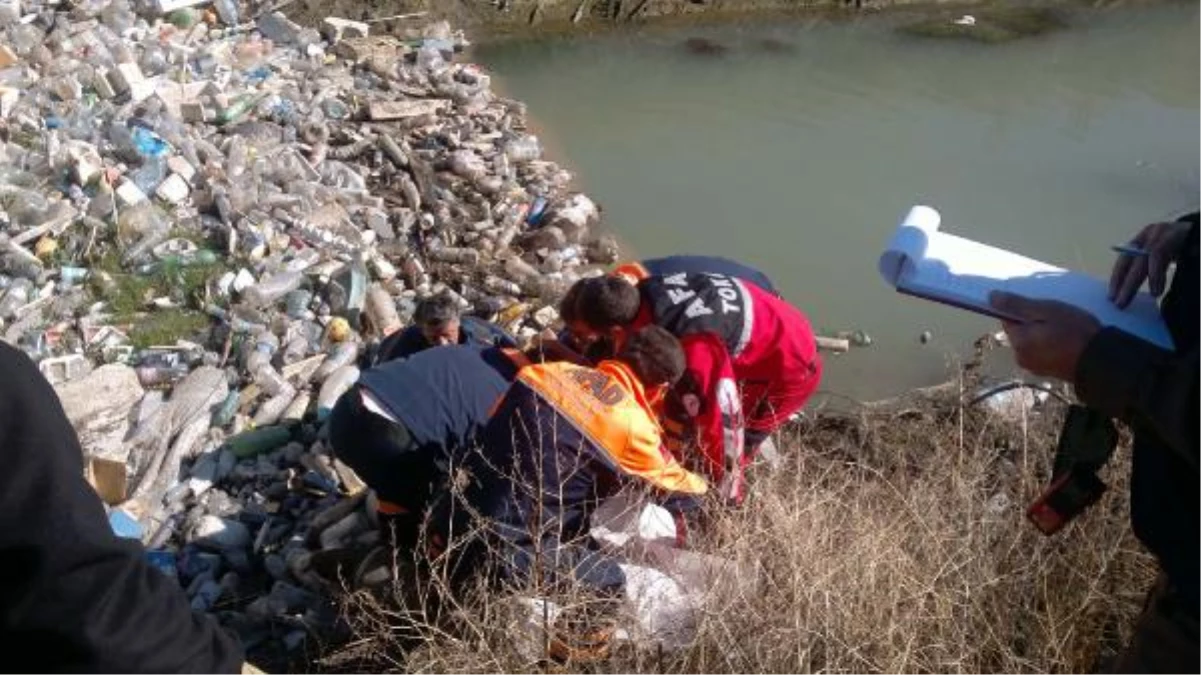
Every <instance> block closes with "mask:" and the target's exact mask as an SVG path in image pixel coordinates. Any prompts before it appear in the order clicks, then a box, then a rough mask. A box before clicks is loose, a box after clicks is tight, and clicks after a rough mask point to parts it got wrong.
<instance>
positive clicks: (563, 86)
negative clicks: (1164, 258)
mask: <svg viewBox="0 0 1201 675" xmlns="http://www.w3.org/2000/svg"><path fill="white" fill-rule="evenodd" d="M903 18H904V17H903V16H902V15H899V14H888V15H885V16H877V17H871V18H865V19H861V20H855V21H839V22H831V21H816V20H800V19H792V20H778V19H777V20H772V21H759V22H753V23H740V24H735V25H726V26H718V27H704V28H698V27H693V28H686V29H685V28H673V29H668V30H665V29H655V28H648V29H634V30H631V31H627V32H622V33H616V34H609V35H602V36H595V37H586V38H572V39H562V38H559V39H549V40H542V41H531V42H523V43H514V44H505V45H499V46H494V47H489V48H486V49H482V50H481V51H480V52H479V53H478V54H477V55H476V58H477V59H478V60H479V61H480V62H481V63H484V64H486V65H487V67H488V68H489V69H490V70H492V71H493V72H494V73H495V76H496V78H497V80H498V81H499V83H500V84H501V86H502V87H503V88H504V89H506V90H507V92H508V93H510V94H511V95H513V96H514V97H516V98H519V99H522V100H524V101H526V102H528V103H529V104H530V110H531V113H532V116H533V117H534V118H535V119H536V121H537V124H538V128H537V131H538V133H539V134H540V136H541V137H542V138H543V140H544V142H545V143H546V144H547V146H548V147H549V148H550V153H551V154H552V155H553V156H554V157H555V158H556V159H559V160H561V161H562V162H563V163H564V164H565V165H567V166H568V167H570V168H571V169H573V170H575V171H576V172H577V174H578V177H579V182H580V184H581V185H582V186H583V187H584V188H585V189H586V190H587V191H588V192H589V194H590V195H592V196H593V197H594V198H595V199H596V200H597V201H598V202H600V203H601V205H602V207H603V208H604V212H605V220H606V223H607V225H608V226H609V227H610V228H612V229H613V230H615V231H616V232H617V233H618V234H619V235H620V236H621V238H622V239H623V240H624V241H625V242H627V243H628V244H629V246H630V248H631V250H633V251H636V252H637V253H638V254H639V255H642V256H657V255H665V254H670V253H672V252H699V253H716V254H723V255H728V256H731V257H734V258H738V259H740V260H743V261H746V262H748V263H751V264H754V265H756V266H758V267H760V268H762V269H763V270H765V271H767V272H768V273H769V274H770V275H771V276H772V277H773V278H774V280H775V281H776V283H777V284H778V285H779V286H780V288H781V289H782V290H783V292H784V294H785V295H786V296H787V297H788V298H789V299H790V300H791V301H792V302H794V303H795V304H796V305H798V306H799V307H801V308H802V309H803V310H804V311H805V312H806V313H807V314H808V315H809V316H810V317H811V319H812V321H813V323H814V324H815V326H816V327H817V328H818V329H819V332H827V333H829V332H834V331H838V330H845V329H859V330H863V331H866V332H867V333H868V334H870V335H871V336H872V337H873V338H874V344H873V345H872V346H871V347H870V348H866V349H857V350H853V351H852V352H851V353H849V354H846V355H843V356H830V357H828V358H827V363H828V366H827V370H826V372H827V376H826V381H825V383H824V386H823V389H824V390H826V391H830V392H835V393H838V394H842V395H847V396H852V397H857V398H876V397H881V396H886V395H890V394H892V393H895V392H897V391H900V390H902V389H905V388H908V387H912V386H920V385H926V384H933V383H936V382H939V381H942V380H943V379H945V377H946V374H947V372H948V364H949V363H951V362H952V361H953V359H954V355H955V354H956V353H963V352H964V351H965V349H966V347H967V346H968V345H969V344H970V342H971V340H972V339H974V338H975V337H977V336H978V335H980V334H982V333H983V332H986V331H991V330H995V329H996V324H995V323H994V322H992V321H991V320H989V319H987V318H984V317H979V316H975V315H972V314H966V313H963V312H960V311H957V310H953V309H949V308H945V307H941V306H938V305H933V304H930V303H926V302H922V301H920V300H915V299H911V298H908V297H904V296H900V295H897V294H896V293H895V292H894V291H892V290H891V289H890V288H889V287H888V286H887V285H885V284H884V283H883V281H882V280H881V279H880V277H879V275H878V274H877V272H876V259H877V256H878V255H879V252H880V250H881V247H882V246H883V245H884V243H885V242H886V241H887V239H888V237H889V235H890V233H891V232H892V230H893V228H894V227H895V225H896V222H897V220H898V219H899V218H900V217H901V215H902V214H903V213H904V212H905V211H906V210H907V209H908V207H909V206H910V205H912V204H914V203H925V204H929V205H931V206H934V207H936V208H938V209H939V210H940V211H941V212H942V214H943V227H944V228H945V229H949V230H951V231H954V232H957V233H959V234H963V235H965V236H969V237H974V238H979V239H982V240H985V241H988V242H990V243H993V244H996V245H1000V246H1005V247H1010V248H1013V249H1015V250H1018V251H1022V252H1026V253H1027V254H1029V255H1032V256H1034V257H1038V258H1041V259H1043V260H1047V261H1049V262H1054V263H1057V264H1061V265H1064V266H1070V267H1076V268H1081V269H1085V270H1088V271H1091V272H1093V273H1096V274H1106V273H1107V272H1108V269H1109V265H1110V263H1111V261H1112V258H1111V254H1110V252H1109V245H1110V244H1111V243H1116V242H1119V241H1124V240H1125V239H1127V238H1128V237H1129V236H1130V235H1131V234H1132V233H1133V232H1134V231H1135V230H1136V229H1137V228H1138V227H1139V226H1141V225H1142V224H1144V223H1146V222H1150V221H1151V220H1153V219H1159V218H1165V217H1168V216H1171V215H1174V214H1177V213H1179V212H1181V211H1184V210H1187V209H1193V208H1195V207H1196V205H1197V201H1198V191H1197V181H1198V148H1199V146H1201V136H1199V131H1198V58H1197V34H1198V6H1197V5H1196V4H1195V3H1180V4H1170V5H1164V6H1152V7H1146V8H1137V9H1130V8H1124V9H1119V10H1111V11H1082V12H1080V13H1077V14H1073V15H1071V28H1070V29H1069V30H1066V31H1063V32H1060V33H1057V34H1054V35H1049V36H1044V37H1039V38H1032V39H1029V40H1023V41H1018V42H1013V43H1010V44H1006V45H1000V46H997V45H981V44H973V43H960V42H942V41H929V40H923V39H915V38H911V37H905V36H901V35H898V34H897V33H896V32H895V31H894V30H893V29H894V27H895V24H896V23H897V22H898V21H900V20H902V19H903ZM694 36H704V37H709V38H712V39H713V40H716V41H717V42H719V43H721V44H723V45H726V46H728V48H729V50H728V52H726V53H725V54H724V55H722V56H717V57H705V56H698V55H694V54H690V53H688V52H687V51H686V50H684V49H683V48H682V47H681V44H682V43H683V41H684V40H686V39H688V38H689V37H694ZM769 39H770V40H773V41H777V42H778V43H782V45H783V46H784V47H785V48H783V49H781V48H780V45H779V44H776V45H773V46H774V47H775V48H772V49H769V48H767V47H765V45H764V44H763V42H764V40H769ZM926 330H929V331H931V333H932V335H933V339H932V340H931V341H930V343H929V344H926V345H922V344H920V342H919V339H918V337H919V335H920V334H921V333H922V332H923V331H926Z"/></svg>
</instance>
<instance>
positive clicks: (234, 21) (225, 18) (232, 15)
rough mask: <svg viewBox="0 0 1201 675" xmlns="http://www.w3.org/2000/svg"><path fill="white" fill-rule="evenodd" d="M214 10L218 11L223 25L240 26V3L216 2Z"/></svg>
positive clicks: (233, 1) (223, 0)
mask: <svg viewBox="0 0 1201 675" xmlns="http://www.w3.org/2000/svg"><path fill="white" fill-rule="evenodd" d="M213 9H214V10H216V11H217V16H219V17H220V18H221V23H223V24H225V25H226V26H231V27H232V26H237V25H238V18H239V17H238V3H237V1H236V0H215V2H213Z"/></svg>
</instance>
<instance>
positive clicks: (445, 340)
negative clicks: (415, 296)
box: [413, 293, 459, 347]
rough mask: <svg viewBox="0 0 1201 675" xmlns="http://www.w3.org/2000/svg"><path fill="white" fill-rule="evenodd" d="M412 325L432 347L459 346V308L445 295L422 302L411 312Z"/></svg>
mask: <svg viewBox="0 0 1201 675" xmlns="http://www.w3.org/2000/svg"><path fill="white" fill-rule="evenodd" d="M413 323H415V324H417V327H418V328H419V329H420V330H421V335H422V337H424V338H425V341H426V342H428V343H429V344H430V346H433V347H442V346H445V345H457V344H459V307H458V305H456V304H455V301H454V299H453V298H451V297H450V296H449V295H446V294H444V293H443V294H440V295H435V296H432V297H429V298H426V299H425V300H422V301H421V302H420V303H419V304H418V305H417V310H416V311H415V312H413Z"/></svg>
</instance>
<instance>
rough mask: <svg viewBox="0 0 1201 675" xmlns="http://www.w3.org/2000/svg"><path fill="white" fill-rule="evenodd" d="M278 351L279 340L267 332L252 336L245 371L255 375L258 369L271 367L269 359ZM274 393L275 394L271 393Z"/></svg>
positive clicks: (273, 334)
mask: <svg viewBox="0 0 1201 675" xmlns="http://www.w3.org/2000/svg"><path fill="white" fill-rule="evenodd" d="M277 351H279V338H278V337H276V336H275V333H272V332H271V331H269V330H264V331H260V332H259V333H258V334H257V335H255V336H254V341H253V343H252V344H251V349H250V352H249V353H248V354H247V356H246V370H248V371H250V372H252V373H257V372H258V369H259V368H261V367H263V366H267V367H270V366H271V358H272V357H273V356H275V352H277ZM271 393H275V392H271Z"/></svg>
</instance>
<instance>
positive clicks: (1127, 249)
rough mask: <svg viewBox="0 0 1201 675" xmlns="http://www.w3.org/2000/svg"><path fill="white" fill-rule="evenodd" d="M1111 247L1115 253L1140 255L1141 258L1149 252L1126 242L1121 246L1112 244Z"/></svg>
mask: <svg viewBox="0 0 1201 675" xmlns="http://www.w3.org/2000/svg"><path fill="white" fill-rule="evenodd" d="M1110 248H1112V249H1113V250H1114V252H1115V253H1121V254H1122V255H1132V256H1135V257H1140V258H1141V257H1143V256H1145V255H1148V253H1147V252H1146V251H1144V250H1143V249H1141V248H1137V247H1134V246H1127V245H1125V244H1122V245H1120V246H1111V247H1110Z"/></svg>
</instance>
